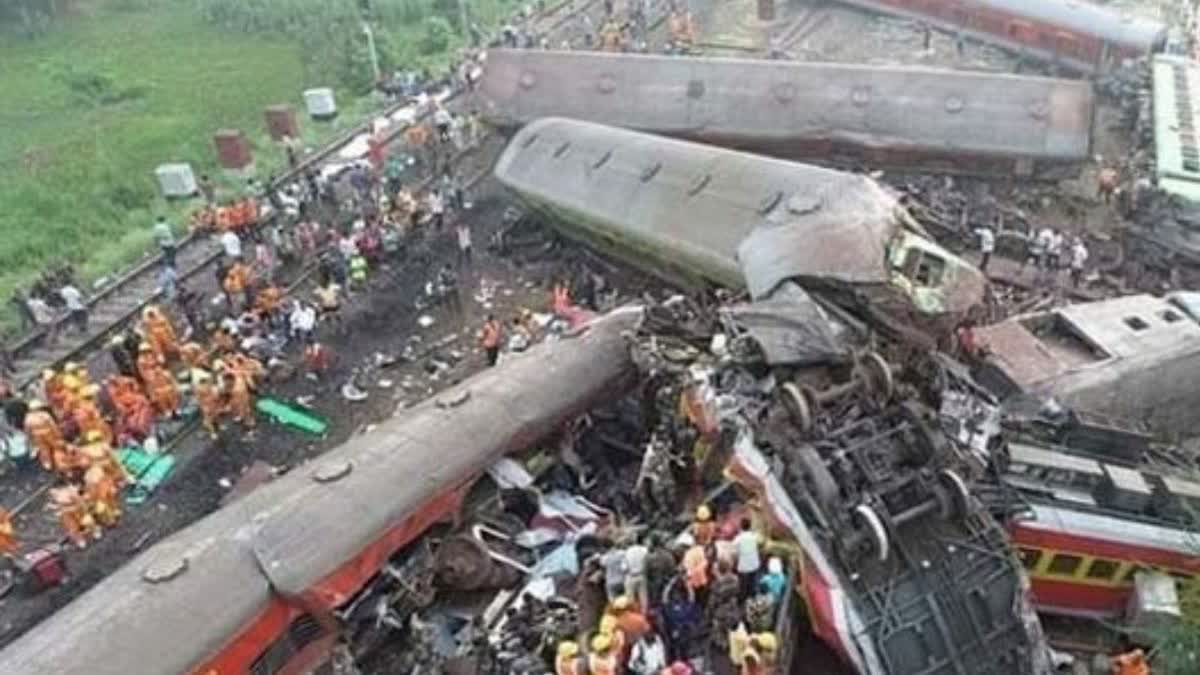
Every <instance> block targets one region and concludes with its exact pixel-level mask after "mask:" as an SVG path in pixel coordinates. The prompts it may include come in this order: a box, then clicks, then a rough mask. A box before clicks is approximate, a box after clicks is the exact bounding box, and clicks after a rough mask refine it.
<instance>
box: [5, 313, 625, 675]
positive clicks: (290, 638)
mask: <svg viewBox="0 0 1200 675" xmlns="http://www.w3.org/2000/svg"><path fill="white" fill-rule="evenodd" d="M632 325H633V324H632V316H631V315H630V314H629V313H623V314H622V313H618V314H616V315H610V316H609V317H606V318H604V319H602V320H600V321H598V322H596V323H594V324H593V325H592V326H591V327H590V329H588V330H587V331H586V332H584V333H583V334H582V335H580V336H578V337H575V338H571V339H565V340H562V341H560V342H554V343H547V344H545V345H541V346H539V347H537V348H535V349H532V350H531V351H530V352H529V353H528V354H526V355H524V356H521V357H514V358H512V359H510V360H508V361H507V362H506V363H505V364H503V365H501V366H500V367H497V368H495V369H492V370H489V371H487V372H486V373H484V374H481V375H479V376H477V377H475V378H473V379H471V380H470V381H469V382H468V383H466V384H464V385H461V386H460V387H458V388H456V389H451V390H449V391H448V392H446V393H444V394H442V395H440V396H439V397H437V398H436V399H435V400H431V401H428V402H426V403H423V404H421V405H419V406H417V407H416V408H414V409H412V410H411V411H408V412H406V413H405V414H404V415H402V416H400V417H398V418H396V419H393V420H391V421H389V422H385V423H384V424H381V425H380V426H379V428H378V429H376V430H375V431H373V432H371V433H368V434H364V435H362V436H357V437H355V438H353V439H352V440H350V441H348V442H347V443H346V444H345V445H343V446H342V447H340V448H338V449H336V450H333V451H331V452H329V453H327V454H326V455H324V456H323V457H321V458H320V459H319V460H317V461H316V462H314V463H313V464H312V465H310V466H306V467H301V468H297V469H295V470H294V471H292V472H291V473H289V474H288V475H287V476H284V477H282V478H280V479H278V480H277V481H275V482H273V483H271V484H268V485H265V486H263V487H261V488H259V489H258V490H256V491H254V492H253V493H251V494H250V495H248V496H246V497H244V498H243V499H241V500H239V501H237V502H234V503H233V504H231V505H229V506H227V507H226V508H223V509H221V510H220V511H218V512H216V513H214V514H212V515H210V516H208V517H207V518H204V519H203V520H201V521H199V522H198V523H196V524H194V525H192V526H190V527H188V528H187V529H185V530H182V531H181V532H179V533H177V534H175V535H174V536H172V537H170V538H169V539H167V540H165V541H163V542H162V543H160V544H157V545H155V546H154V547H153V548H151V549H150V550H148V551H147V552H145V553H143V554H142V555H140V556H138V557H137V558H135V559H133V560H132V561H130V562H129V563H127V564H126V565H125V566H124V567H122V568H121V569H120V570H118V571H117V572H115V573H114V574H113V575H111V576H110V577H108V578H107V579H105V580H103V581H101V582H100V583H98V584H97V585H96V586H95V587H93V588H92V589H91V590H90V591H88V592H87V593H85V594H84V595H82V596H80V597H79V598H78V599H76V600H75V601H74V602H72V603H71V604H70V605H68V606H66V607H65V608H63V609H61V610H59V611H58V612H57V613H55V614H54V615H53V616H51V617H50V618H49V619H47V620H46V621H44V622H42V623H41V624H39V625H38V626H36V627H35V628H34V629H33V630H31V631H29V633H27V634H26V635H24V636H22V637H21V638H20V639H19V640H17V641H16V642H14V643H12V644H11V645H9V646H8V647H7V648H5V649H4V650H3V651H0V673H5V675H44V674H46V673H91V674H93V675H129V674H131V673H137V674H139V675H154V674H158V673H161V674H163V675H177V674H178V673H195V674H196V675H218V674H219V675H233V674H235V673H252V674H253V675H270V674H272V673H289V674H290V673H303V672H310V671H311V670H312V669H313V668H314V667H315V666H316V665H317V664H319V663H321V662H322V661H324V660H325V659H326V658H327V656H328V653H329V650H330V649H331V647H332V645H333V643H334V641H335V640H336V639H337V636H338V635H339V632H340V631H342V630H349V629H350V628H352V627H349V626H345V625H344V624H342V623H341V621H342V619H341V618H339V617H344V616H345V615H346V613H345V612H341V611H339V610H340V609H342V608H343V607H344V606H345V605H347V604H348V603H351V601H352V599H353V598H354V597H355V596H356V594H358V593H359V592H361V591H362V590H363V589H364V588H366V587H367V586H368V585H369V584H371V583H372V582H373V579H377V578H378V577H379V576H381V575H380V574H379V573H380V570H381V569H382V568H384V567H385V565H387V563H388V562H389V559H391V558H392V557H393V556H394V555H395V554H397V552H399V551H401V549H403V548H404V547H405V546H406V545H407V544H409V543H410V542H412V541H413V540H414V539H415V538H416V537H417V536H418V535H419V534H421V533H422V532H423V531H424V530H425V529H426V528H428V527H429V526H430V525H431V524H432V523H434V522H436V521H439V520H441V519H444V518H447V517H450V516H452V515H453V514H454V513H455V511H456V509H457V507H458V505H459V504H460V502H461V499H462V498H463V496H464V494H465V492H466V490H467V489H468V487H469V486H470V484H471V482H472V481H473V479H474V477H476V476H477V475H479V474H480V473H481V472H482V471H483V470H484V469H485V468H487V467H488V466H490V465H491V464H492V463H493V462H494V461H495V460H496V459H498V458H499V457H501V456H503V455H504V454H505V453H506V452H509V451H513V450H516V449H520V448H524V447H528V446H529V445H530V444H532V443H534V442H536V441H537V440H538V439H539V438H542V437H543V436H545V435H547V434H549V433H553V432H554V431H555V430H557V429H559V428H561V426H562V425H563V424H564V423H566V422H567V421H569V420H571V419H573V418H574V417H575V416H577V415H579V414H581V413H583V412H585V411H587V410H589V409H591V408H592V407H594V406H595V405H597V404H598V403H600V402H602V401H608V400H611V399H612V398H613V397H615V396H619V395H620V393H621V392H622V391H624V390H625V387H626V386H627V385H629V384H631V383H632V378H633V366H632V363H631V362H630V359H629V355H628V351H627V349H626V348H625V344H624V341H623V340H622V338H621V337H620V333H621V331H622V330H626V329H628V328H630V327H631V326H632ZM513 397H520V398H521V399H522V400H523V401H525V402H526V405H521V406H513V405H511V402H512V400H513Z"/></svg>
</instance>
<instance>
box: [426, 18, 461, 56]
mask: <svg viewBox="0 0 1200 675" xmlns="http://www.w3.org/2000/svg"><path fill="white" fill-rule="evenodd" d="M453 35H454V29H452V28H451V27H450V22H448V21H446V20H445V19H443V18H442V17H440V16H431V17H428V18H427V19H425V26H424V29H423V30H422V31H421V42H420V49H421V53H422V54H424V55H426V56H431V55H433V54H441V53H442V52H445V51H446V50H447V49H449V48H450V39H451V38H452V37H453Z"/></svg>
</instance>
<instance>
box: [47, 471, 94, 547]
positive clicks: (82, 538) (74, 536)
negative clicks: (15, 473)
mask: <svg viewBox="0 0 1200 675" xmlns="http://www.w3.org/2000/svg"><path fill="white" fill-rule="evenodd" d="M49 506H50V507H51V508H53V509H54V511H55V513H57V514H58V522H59V524H61V525H62V528H63V530H65V531H66V533H67V537H68V538H69V539H70V540H71V543H72V544H75V546H77V547H79V548H87V543H88V542H87V538H88V537H89V536H94V537H95V538H97V539H99V538H100V537H101V536H102V534H103V533H102V532H101V531H100V528H99V527H97V526H96V520H95V519H94V518H92V514H91V513H90V512H89V511H88V507H87V502H86V501H84V499H83V495H82V494H80V493H79V489H78V488H76V487H75V486H74V485H65V486H63V487H57V488H54V489H52V490H50V504H49Z"/></svg>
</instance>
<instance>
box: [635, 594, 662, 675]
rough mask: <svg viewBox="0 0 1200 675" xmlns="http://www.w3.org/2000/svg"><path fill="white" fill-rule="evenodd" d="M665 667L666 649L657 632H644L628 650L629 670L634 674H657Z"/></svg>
mask: <svg viewBox="0 0 1200 675" xmlns="http://www.w3.org/2000/svg"><path fill="white" fill-rule="evenodd" d="M642 611H645V609H644V608H643V610H642ZM666 668H667V649H666V647H665V646H664V645H663V641H662V638H660V637H659V636H658V633H654V632H650V633H646V634H644V635H642V636H641V637H640V638H638V641H637V642H635V643H633V649H632V650H630V652H629V672H631V673H634V674H635V675H658V674H659V673H661V672H663V671H665V670H666Z"/></svg>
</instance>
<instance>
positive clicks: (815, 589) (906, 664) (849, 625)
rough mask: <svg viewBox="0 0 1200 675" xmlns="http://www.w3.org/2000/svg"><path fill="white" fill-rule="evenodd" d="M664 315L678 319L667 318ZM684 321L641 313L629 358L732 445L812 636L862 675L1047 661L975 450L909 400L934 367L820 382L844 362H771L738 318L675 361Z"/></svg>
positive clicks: (735, 470)
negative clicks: (795, 550) (792, 576)
mask: <svg viewBox="0 0 1200 675" xmlns="http://www.w3.org/2000/svg"><path fill="white" fill-rule="evenodd" d="M681 311H682V312H683V314H682V315H680V314H679V312H681ZM768 311H770V310H768V309H766V308H765V307H764V308H763V309H761V310H760V312H768ZM672 312H674V313H675V314H676V315H677V316H678V317H679V320H676V321H670V322H664V320H665V317H666V316H669V315H671V313H672ZM687 316H688V310H687V309H686V308H683V309H681V308H680V307H679V306H674V307H666V306H664V307H663V308H661V309H656V310H654V311H653V312H651V311H648V312H647V317H648V320H647V321H646V322H644V323H643V325H642V327H641V328H640V331H639V334H638V338H637V339H636V340H635V342H634V344H635V362H636V363H638V364H639V369H641V370H643V371H644V372H646V373H661V372H664V369H665V372H671V373H674V378H675V380H676V385H674V386H675V387H676V388H678V389H679V390H680V392H681V394H680V395H681V396H683V397H684V400H686V401H689V403H688V405H687V406H686V409H688V410H700V411H704V412H703V414H699V415H698V417H697V419H701V420H708V421H707V422H705V423H704V424H701V423H700V422H696V421H695V420H693V421H692V423H693V424H695V425H696V427H697V429H703V428H704V427H705V426H707V427H709V428H715V427H719V428H720V429H721V432H720V438H722V439H724V441H723V442H727V443H729V444H731V445H732V447H731V448H730V449H731V450H732V461H731V462H730V464H729V469H728V471H729V474H730V475H731V476H732V477H733V478H734V479H735V480H736V481H737V482H739V483H740V484H741V485H742V486H743V487H744V488H746V489H748V490H749V491H750V492H752V493H754V494H756V495H757V496H758V497H759V499H758V500H757V501H758V504H759V506H760V508H761V509H762V511H763V512H764V515H766V516H767V521H768V522H769V523H770V524H771V526H772V530H773V531H774V532H776V533H777V534H781V535H782V536H784V537H785V538H788V539H791V540H793V541H795V543H796V544H797V545H798V547H799V549H800V551H801V553H802V555H801V560H800V561H799V563H800V569H801V570H802V574H801V575H800V576H801V589H802V591H803V596H804V598H805V601H806V603H807V606H808V616H809V621H810V623H811V625H812V628H813V630H814V632H815V633H816V634H817V635H818V636H819V637H821V638H822V639H823V640H824V641H825V642H827V643H828V644H829V645H830V646H832V647H833V648H834V649H836V650H837V651H839V653H840V654H842V656H843V657H844V658H845V660H846V661H847V662H848V663H849V664H851V665H852V666H853V667H854V668H855V669H856V670H857V671H858V672H859V673H862V674H864V675H910V674H912V673H927V674H930V675H933V674H937V675H942V674H944V675H951V674H953V675H973V674H979V675H984V674H989V675H1013V674H1037V675H1041V674H1042V673H1046V672H1048V658H1047V656H1048V655H1047V650H1046V648H1045V644H1044V640H1043V636H1042V634H1041V628H1040V625H1039V623H1038V621H1037V618H1036V615H1035V614H1034V613H1033V611H1032V608H1031V605H1030V604H1029V601H1028V587H1027V583H1026V581H1025V579H1024V577H1023V575H1022V572H1021V568H1020V566H1019V564H1018V562H1017V560H1016V558H1015V557H1014V556H1013V555H1012V553H1011V551H1010V542H1009V540H1008V538H1007V536H1006V533H1005V531H1004V529H1003V528H1002V527H1001V526H1000V524H999V523H997V522H996V520H995V519H993V518H992V517H991V515H990V514H989V513H988V512H987V510H986V509H984V508H983V506H982V505H981V504H980V503H979V502H978V501H977V500H976V499H975V497H973V496H972V495H971V493H970V492H969V490H968V487H967V485H968V482H969V481H970V480H971V478H972V477H974V476H975V475H976V474H977V473H978V471H979V467H978V466H977V465H976V462H975V458H974V457H973V453H972V451H971V449H970V448H969V447H967V446H959V445H958V444H956V443H954V442H952V441H951V440H950V437H949V436H948V435H947V433H946V432H945V431H944V429H943V423H944V422H945V421H944V420H942V419H940V418H939V417H938V416H937V415H935V414H934V412H933V411H932V410H931V409H930V408H929V407H927V406H926V405H925V404H924V403H923V402H922V401H925V400H934V399H936V398H938V397H939V396H940V395H944V394H945V393H946V390H945V386H946V385H936V384H935V383H936V382H938V381H940V379H939V378H934V379H933V380H932V381H929V380H927V379H922V376H921V373H920V372H919V371H921V368H918V367H916V366H915V365H913V367H912V368H901V367H898V366H896V365H895V364H889V363H888V362H886V361H884V360H883V359H882V358H881V357H880V356H879V355H877V354H873V353H871V352H862V351H856V353H855V354H854V355H853V356H852V357H851V367H850V369H849V371H848V372H849V379H847V380H844V381H842V382H840V383H835V384H832V385H831V386H820V387H819V386H817V385H816V384H815V383H818V382H821V381H827V380H828V379H829V378H830V377H834V378H835V380H836V378H837V377H838V374H839V373H841V374H845V373H846V372H847V371H846V368H845V367H844V366H845V363H844V362H843V359H842V358H840V357H839V358H836V359H835V360H834V361H831V362H830V363H829V364H827V365H826V366H821V365H819V364H815V363H812V362H810V361H806V365H804V366H803V367H801V368H799V369H795V368H789V367H787V366H784V365H783V364H779V363H777V362H773V361H772V360H771V358H770V357H769V355H767V354H765V353H762V352H756V350H754V349H752V348H750V347H751V346H752V345H750V344H747V341H749V342H750V343H753V342H754V341H756V340H757V339H758V338H757V337H756V335H755V334H754V333H752V332H745V329H746V326H744V325H742V324H741V322H740V320H739V319H738V318H737V317H736V316H734V317H732V323H730V322H729V321H723V322H721V324H720V325H721V328H720V329H714V330H716V333H715V334H716V336H717V337H715V338H713V339H712V340H711V344H712V345H714V347H713V349H712V350H711V352H709V353H705V352H704V351H703V350H695V349H694V350H691V351H690V352H687V353H690V354H691V355H692V356H691V357H690V359H687V360H681V356H680V355H681V353H682V352H680V350H678V349H677V348H676V347H674V346H672V345H674V344H675V341H676V340H677V339H678V338H677V337H675V336H674V333H673V331H674V330H676V328H675V327H676V326H679V325H683V324H687V325H697V324H696V321H694V320H688V319H687ZM690 341H691V342H692V343H694V344H699V343H701V342H706V341H703V340H700V339H699V338H698V337H696V336H692V338H691V339H690ZM718 345H719V346H718ZM684 351H685V352H686V351H687V350H684ZM755 354H759V356H757V357H756V356H755ZM831 366H832V367H831ZM822 371H824V372H822ZM901 376H903V378H904V379H902V380H901V379H897V378H900V377H901ZM669 390H670V391H674V389H669ZM681 405H682V404H681ZM692 418H693V415H692V413H689V414H688V419H692ZM714 420H716V421H714ZM727 432H728V433H727ZM664 433H668V434H670V433H671V432H670V429H667V430H666V431H664ZM701 433H703V432H701Z"/></svg>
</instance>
